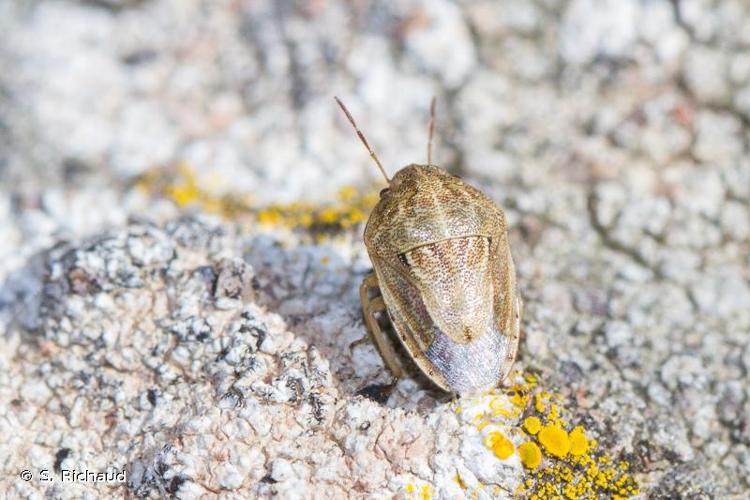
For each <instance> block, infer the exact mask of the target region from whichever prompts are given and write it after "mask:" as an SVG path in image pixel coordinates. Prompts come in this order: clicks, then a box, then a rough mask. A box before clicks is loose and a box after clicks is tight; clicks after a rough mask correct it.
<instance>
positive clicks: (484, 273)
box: [336, 98, 523, 393]
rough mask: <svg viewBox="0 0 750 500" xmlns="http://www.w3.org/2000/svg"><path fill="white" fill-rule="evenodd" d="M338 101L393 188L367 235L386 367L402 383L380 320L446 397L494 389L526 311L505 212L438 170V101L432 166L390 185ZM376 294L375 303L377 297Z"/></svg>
mask: <svg viewBox="0 0 750 500" xmlns="http://www.w3.org/2000/svg"><path fill="white" fill-rule="evenodd" d="M336 102H337V103H338V105H339V106H340V107H341V109H342V110H343V112H344V114H346V117H347V119H348V120H349V122H350V123H351V124H352V126H353V127H354V130H355V131H356V132H357V135H358V136H359V138H360V140H361V141H362V143H363V144H364V145H365V147H366V148H367V151H368V152H369V153H370V157H371V158H372V159H373V160H374V161H375V163H376V164H377V166H378V168H379V169H380V171H381V173H382V174H383V176H384V177H385V180H386V182H388V187H386V188H385V189H383V190H382V191H381V192H380V200H379V201H378V203H377V205H376V206H375V208H374V209H373V211H372V213H371V214H370V218H369V219H368V221H367V225H366V227H365V233H364V240H365V246H366V247H367V253H368V254H369V256H370V260H371V261H372V265H373V268H374V272H372V273H370V274H368V275H367V276H366V277H365V279H364V280H363V282H362V285H361V286H360V299H361V301H362V309H363V312H364V318H365V324H366V326H367V329H368V331H369V332H370V334H371V335H372V337H373V338H374V340H375V343H376V345H377V346H378V349H379V351H380V353H381V355H382V357H383V359H384V361H385V363H386V364H387V365H388V367H389V368H390V370H391V372H392V373H393V375H394V376H396V377H397V378H398V377H401V376H402V371H403V368H402V366H401V363H400V362H399V360H398V357H397V355H396V352H395V350H394V347H393V346H392V345H391V344H390V343H389V342H388V339H387V338H386V336H385V334H384V333H383V331H382V330H381V328H380V325H379V324H378V321H377V316H376V315H378V314H379V313H382V312H385V313H386V314H387V315H388V318H389V319H390V321H391V324H392V325H393V327H394V329H395V331H396V333H397V335H398V337H399V338H400V339H401V342H402V344H403V345H404V348H405V349H406V351H407V352H408V354H409V355H410V356H411V357H412V358H413V359H414V361H415V362H416V364H417V366H418V367H419V368H420V369H421V370H422V371H423V372H424V373H425V374H426V375H427V376H428V377H429V378H430V380H432V381H433V382H434V383H435V384H437V385H438V386H439V387H440V388H442V389H443V390H446V391H449V392H457V393H466V392H472V391H477V390H482V389H489V388H492V387H496V386H497V385H499V384H500V383H501V382H502V381H503V380H504V379H505V377H506V376H507V375H508V372H510V369H511V366H512V365H513V361H514V360H515V357H516V351H517V348H518V337H519V330H520V317H521V310H522V307H523V305H522V301H521V298H520V295H519V293H518V289H517V288H516V272H515V268H514V266H513V259H512V257H511V254H510V247H509V245H508V235H507V227H506V222H505V215H504V213H503V211H502V210H501V209H500V208H499V207H497V206H496V205H495V204H494V203H493V202H492V200H490V198H488V197H487V196H486V195H484V194H483V193H482V192H481V191H479V190H478V189H476V188H474V187H472V186H469V185H468V184H466V183H464V182H463V181H462V180H461V179H459V178H458V177H456V176H454V175H451V174H449V173H448V172H446V171H445V170H443V169H441V168H439V167H436V166H434V165H433V164H432V132H433V124H434V113H435V100H434V99H433V100H432V104H431V106H430V125H429V139H428V143H427V165H414V164H413V165H408V166H406V167H404V168H402V169H401V170H399V171H398V172H397V173H396V175H394V176H393V178H392V179H389V178H388V176H387V174H386V173H385V170H384V169H383V166H382V165H381V163H380V161H379V160H378V157H377V156H376V155H375V153H374V152H373V150H372V148H371V147H370V145H369V144H368V142H367V139H365V136H364V134H362V132H361V131H360V130H359V128H358V127H357V125H356V123H355V122H354V119H353V118H352V116H351V114H350V113H349V111H348V110H347V109H346V107H345V106H344V104H343V103H342V102H341V101H340V100H339V99H338V98H336ZM373 289H374V290H379V295H376V296H374V297H371V296H370V292H371V291H372V290H373Z"/></svg>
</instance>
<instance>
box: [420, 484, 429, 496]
mask: <svg viewBox="0 0 750 500" xmlns="http://www.w3.org/2000/svg"><path fill="white" fill-rule="evenodd" d="M419 497H420V498H421V499H422V500H430V498H432V495H431V494H430V485H429V484H425V485H424V486H422V491H420V492H419Z"/></svg>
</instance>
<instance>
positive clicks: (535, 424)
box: [523, 415, 542, 435]
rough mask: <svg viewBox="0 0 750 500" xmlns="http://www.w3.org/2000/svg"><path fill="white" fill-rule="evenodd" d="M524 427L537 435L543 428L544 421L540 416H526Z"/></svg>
mask: <svg viewBox="0 0 750 500" xmlns="http://www.w3.org/2000/svg"><path fill="white" fill-rule="evenodd" d="M523 428H524V429H525V430H526V432H528V433H529V434H531V435H535V434H536V433H537V432H539V429H541V428H542V421H541V420H539V417H535V416H533V415H532V416H530V417H526V418H525V419H524V421H523Z"/></svg>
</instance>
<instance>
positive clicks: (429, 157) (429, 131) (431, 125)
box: [427, 96, 435, 165]
mask: <svg viewBox="0 0 750 500" xmlns="http://www.w3.org/2000/svg"><path fill="white" fill-rule="evenodd" d="M434 131H435V96H432V100H431V101H430V123H429V125H428V126H427V165H432V133H433V132H434Z"/></svg>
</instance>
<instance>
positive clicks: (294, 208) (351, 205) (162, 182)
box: [136, 164, 378, 241]
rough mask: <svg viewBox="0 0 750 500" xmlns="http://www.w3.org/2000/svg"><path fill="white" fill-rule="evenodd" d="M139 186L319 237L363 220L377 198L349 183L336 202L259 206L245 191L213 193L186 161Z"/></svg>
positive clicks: (177, 199) (154, 174)
mask: <svg viewBox="0 0 750 500" xmlns="http://www.w3.org/2000/svg"><path fill="white" fill-rule="evenodd" d="M136 187H137V188H139V189H140V190H141V191H143V192H145V193H146V194H148V195H152V196H160V197H164V198H167V199H169V200H171V201H172V202H174V204H175V205H177V206H178V207H179V208H185V207H188V206H190V207H196V208H198V209H201V210H203V211H205V212H210V213H216V214H218V215H221V216H223V217H227V218H232V219H237V218H242V217H243V216H245V217H249V218H250V220H253V219H254V220H255V221H257V222H258V223H259V224H261V225H264V226H274V227H276V226H281V227H286V228H289V229H298V228H299V229H306V230H309V231H311V232H312V233H313V234H312V236H313V238H314V239H316V241H319V240H322V239H323V238H321V236H324V235H325V234H329V233H334V232H336V231H341V230H345V229H348V228H351V227H353V226H355V225H357V224H359V223H361V222H364V221H365V220H366V219H367V214H369V213H370V210H371V209H372V207H374V206H375V204H376V203H377V201H378V195H377V193H375V192H371V191H367V192H365V193H362V192H360V191H358V190H357V189H355V188H354V187H351V186H347V187H343V188H341V189H340V190H339V192H338V197H337V201H336V202H333V203H327V204H324V205H314V204H311V203H305V202H294V203H289V204H276V205H268V206H265V207H257V206H253V205H252V204H251V203H249V201H248V199H247V196H244V195H239V196H238V195H232V194H224V195H215V194H212V193H210V192H209V191H208V190H207V189H206V188H205V187H204V186H203V185H202V183H201V182H199V180H198V177H197V176H196V175H195V173H194V171H193V169H192V168H190V167H189V166H188V165H186V164H179V165H177V166H176V167H168V168H163V169H156V170H152V171H149V172H146V173H145V174H143V175H142V176H141V177H140V178H139V179H138V181H137V182H136Z"/></svg>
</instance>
